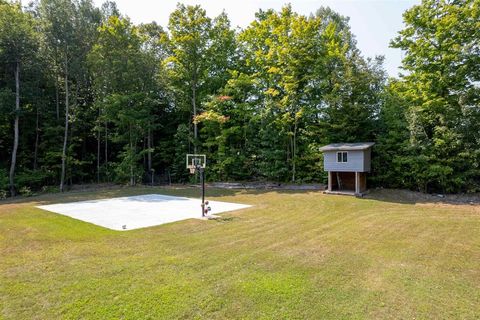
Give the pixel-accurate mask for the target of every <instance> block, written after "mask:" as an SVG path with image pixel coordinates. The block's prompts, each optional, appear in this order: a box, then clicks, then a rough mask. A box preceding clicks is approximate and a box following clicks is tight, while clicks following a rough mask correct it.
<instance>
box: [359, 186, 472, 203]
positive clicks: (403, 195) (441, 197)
mask: <svg viewBox="0 0 480 320" xmlns="http://www.w3.org/2000/svg"><path fill="white" fill-rule="evenodd" d="M363 198H365V199H370V200H377V201H382V202H392V203H401V204H449V205H474V206H475V205H480V194H479V193H475V194H427V193H423V192H418V191H410V190H402V189H383V188H378V189H372V190H370V191H369V192H368V194H366V195H365V196H364V197H363Z"/></svg>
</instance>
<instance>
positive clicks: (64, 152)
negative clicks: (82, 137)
mask: <svg viewBox="0 0 480 320" xmlns="http://www.w3.org/2000/svg"><path fill="white" fill-rule="evenodd" d="M68 118H69V92H68V62H67V58H65V131H64V136H63V150H62V174H61V176H60V192H63V191H64V184H65V165H66V160H67V140H68Z"/></svg>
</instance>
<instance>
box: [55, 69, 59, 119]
mask: <svg viewBox="0 0 480 320" xmlns="http://www.w3.org/2000/svg"><path fill="white" fill-rule="evenodd" d="M59 90H60V89H59V88H58V76H55V104H56V107H57V110H56V111H57V121H59V120H60V102H59V94H58V91H59Z"/></svg>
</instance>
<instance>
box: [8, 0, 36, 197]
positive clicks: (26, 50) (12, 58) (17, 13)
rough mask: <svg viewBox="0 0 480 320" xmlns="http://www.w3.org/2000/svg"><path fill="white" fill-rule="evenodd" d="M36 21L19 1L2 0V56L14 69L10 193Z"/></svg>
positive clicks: (33, 50)
mask: <svg viewBox="0 0 480 320" xmlns="http://www.w3.org/2000/svg"><path fill="white" fill-rule="evenodd" d="M34 25H35V21H34V20H33V17H32V16H31V15H30V14H29V13H24V12H23V11H22V8H21V6H20V4H18V3H13V4H9V3H3V2H0V58H1V60H3V61H4V62H6V63H7V64H8V65H10V66H11V67H12V68H11V69H13V74H14V81H15V109H14V115H15V117H14V142H13V150H12V158H11V163H10V173H9V181H10V193H11V195H12V196H14V195H15V193H16V191H15V181H14V177H15V168H16V163H17V150H18V143H19V142H18V141H19V119H20V114H21V106H20V84H21V81H20V76H21V69H22V67H23V65H25V64H27V63H28V62H29V60H31V59H32V57H33V56H34V54H35V49H36V48H37V35H36V32H35V29H34Z"/></svg>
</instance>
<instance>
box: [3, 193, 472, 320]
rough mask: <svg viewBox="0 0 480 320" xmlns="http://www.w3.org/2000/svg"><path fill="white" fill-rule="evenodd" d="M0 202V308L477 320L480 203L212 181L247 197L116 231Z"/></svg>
mask: <svg viewBox="0 0 480 320" xmlns="http://www.w3.org/2000/svg"><path fill="white" fill-rule="evenodd" d="M147 193H162V194H173V195H181V196H195V195H197V194H198V190H197V189H191V188H184V189H181V188H180V189H174V188H169V189H161V188H155V189H152V188H132V189H128V188H123V189H120V188H119V189H113V190H106V191H99V192H77V193H73V192H72V193H66V194H57V195H48V196H41V197H37V198H31V199H26V200H21V201H17V202H14V203H4V204H0V318H4V319H82V318H83V319H175V318H181V319H192V318H198V319H234V318H241V319H260V318H261V319H319V318H321V319H413V318H416V319H447V318H451V319H453V318H456V319H478V318H480V208H479V207H478V206H473V205H448V204H432V203H423V204H414V203H401V202H400V201H395V197H394V192H392V194H393V196H392V197H391V199H390V198H388V197H387V198H386V199H385V197H382V198H381V199H383V200H381V201H380V200H379V199H380V198H375V194H373V195H372V196H371V198H370V199H356V198H353V197H348V196H327V195H323V194H322V193H320V192H281V191H271V192H265V191H231V190H220V189H216V190H209V194H210V196H209V198H210V199H215V200H224V201H231V202H238V203H245V204H252V205H254V207H252V208H249V209H246V210H242V211H237V212H231V213H225V214H223V215H222V217H223V218H222V219H219V220H216V221H201V220H186V221H181V222H177V223H172V224H167V225H162V226H157V227H152V228H146V229H139V230H133V231H127V232H119V231H112V230H107V229H104V228H101V227H98V226H95V225H92V224H88V223H85V222H81V221H77V220H74V219H71V218H68V217H64V216H61V215H57V214H54V213H50V212H46V211H42V210H40V209H37V208H35V207H34V206H35V205H38V204H40V203H41V204H46V203H55V202H67V201H76V200H86V199H94V198H106V197H113V196H125V195H133V194H147Z"/></svg>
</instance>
